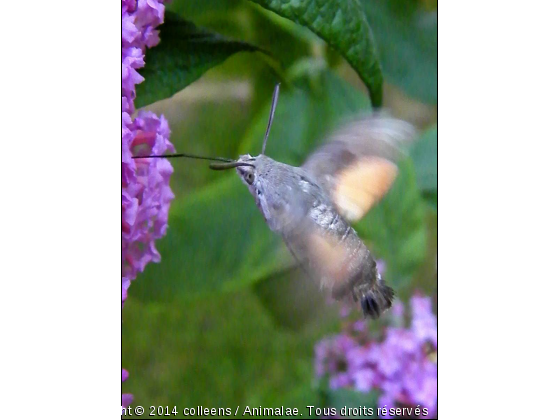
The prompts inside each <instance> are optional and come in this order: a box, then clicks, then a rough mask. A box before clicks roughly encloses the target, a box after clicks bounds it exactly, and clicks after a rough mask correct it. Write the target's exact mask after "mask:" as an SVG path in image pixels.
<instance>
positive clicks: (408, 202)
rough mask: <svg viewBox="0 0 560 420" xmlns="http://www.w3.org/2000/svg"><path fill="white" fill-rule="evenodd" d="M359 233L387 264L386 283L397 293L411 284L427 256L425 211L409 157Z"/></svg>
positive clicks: (359, 224)
mask: <svg viewBox="0 0 560 420" xmlns="http://www.w3.org/2000/svg"><path fill="white" fill-rule="evenodd" d="M356 230H357V231H358V232H359V233H360V235H361V236H362V238H364V239H366V240H371V241H372V243H373V250H374V254H375V257H376V258H380V259H382V260H383V261H385V263H386V265H387V272H386V274H385V276H384V277H385V278H386V280H387V282H388V283H389V284H390V285H391V286H393V287H394V288H396V289H397V290H399V289H401V288H403V287H404V286H406V284H407V283H408V282H410V280H411V278H412V275H413V274H414V272H415V271H416V270H417V269H418V268H419V267H420V265H421V264H422V262H423V261H424V258H425V256H426V241H427V236H426V221H425V208H424V206H423V203H422V197H421V195H420V190H419V189H418V186H417V184H416V179H415V173H414V166H413V163H412V161H411V159H410V158H405V159H404V160H402V161H401V162H400V164H399V175H398V176H397V179H396V180H395V183H394V184H393V186H392V188H391V190H390V191H389V192H388V193H387V195H386V196H385V197H384V198H383V200H381V202H380V203H379V204H378V205H377V206H376V207H374V208H373V210H372V211H370V212H369V213H368V214H367V215H366V217H364V219H363V220H361V221H360V222H359V223H358V225H357V227H356Z"/></svg>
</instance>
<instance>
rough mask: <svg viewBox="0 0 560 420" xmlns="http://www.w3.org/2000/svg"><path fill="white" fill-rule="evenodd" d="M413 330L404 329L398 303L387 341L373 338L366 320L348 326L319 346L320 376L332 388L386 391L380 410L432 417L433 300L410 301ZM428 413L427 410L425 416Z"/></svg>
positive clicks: (434, 411)
mask: <svg viewBox="0 0 560 420" xmlns="http://www.w3.org/2000/svg"><path fill="white" fill-rule="evenodd" d="M410 307H411V312H412V320H411V326H410V327H409V328H405V327H404V312H405V308H404V305H403V304H402V303H400V302H395V307H394V309H393V313H392V314H391V316H392V319H391V321H392V324H393V325H395V324H396V325H397V327H387V328H385V331H384V335H383V339H382V340H377V339H374V338H373V337H372V336H370V335H369V332H368V330H367V329H366V328H363V325H362V324H361V322H358V323H357V324H356V323H352V324H350V325H349V326H348V324H347V323H346V325H347V327H346V332H345V333H342V334H339V335H337V336H334V337H330V338H326V339H324V340H322V341H320V342H319V343H318V344H317V346H316V347H315V364H316V374H317V376H319V377H324V376H326V377H327V378H328V380H329V385H330V387H331V388H332V389H337V388H341V387H347V388H353V389H355V390H357V391H361V392H370V391H372V390H379V391H381V394H380V395H381V396H380V397H379V401H378V407H379V408H384V407H385V408H386V409H387V411H386V415H382V418H391V417H392V416H393V415H394V413H395V411H394V410H393V414H391V409H396V408H406V407H413V408H416V406H417V405H420V407H421V408H423V409H427V410H428V414H427V417H429V418H434V417H436V414H437V364H436V357H435V356H436V352H437V319H436V317H435V315H434V314H433V313H432V305H431V300H430V298H429V297H423V296H420V295H417V296H414V297H413V298H412V299H411V301H410ZM424 412H425V411H423V413H424Z"/></svg>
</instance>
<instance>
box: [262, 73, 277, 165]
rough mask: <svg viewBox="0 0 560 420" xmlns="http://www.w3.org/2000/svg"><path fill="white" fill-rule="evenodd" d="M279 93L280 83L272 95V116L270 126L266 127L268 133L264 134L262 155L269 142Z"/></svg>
mask: <svg viewBox="0 0 560 420" xmlns="http://www.w3.org/2000/svg"><path fill="white" fill-rule="evenodd" d="M278 92H280V83H277V84H276V86H274V93H273V94H272V107H271V108H270V115H269V116H268V125H267V127H266V133H264V141H263V147H262V152H261V154H263V155H264V151H265V149H266V142H267V140H268V135H269V134H270V126H271V125H272V120H273V119H274V111H276V103H277V102H278Z"/></svg>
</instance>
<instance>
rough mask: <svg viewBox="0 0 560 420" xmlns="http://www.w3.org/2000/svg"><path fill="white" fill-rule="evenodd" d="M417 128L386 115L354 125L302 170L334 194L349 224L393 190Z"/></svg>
mask: <svg viewBox="0 0 560 420" xmlns="http://www.w3.org/2000/svg"><path fill="white" fill-rule="evenodd" d="M414 136H415V129H414V127H413V126H412V125H411V124H409V123H407V122H405V121H402V120H399V119H396V118H391V117H389V116H386V115H384V114H376V115H374V116H371V117H368V118H362V119H359V120H356V121H352V122H350V123H348V124H347V125H345V126H343V127H342V128H341V129H340V130H338V131H337V132H335V133H334V134H333V135H332V136H330V138H328V139H327V142H326V143H325V144H324V145H323V146H321V147H320V148H319V149H318V150H316V151H315V152H314V153H313V154H311V155H310V156H309V158H308V159H307V161H306V162H305V163H304V164H303V165H302V168H303V169H305V170H306V171H308V172H310V173H311V174H312V175H313V176H314V177H315V179H316V180H317V181H318V182H319V183H320V184H321V186H322V187H323V188H324V189H325V190H326V191H327V192H328V194H329V195H330V198H331V200H332V201H333V203H334V205H335V206H336V207H337V210H338V211H339V212H340V214H341V215H342V216H343V217H344V218H346V220H348V221H356V220H359V219H361V218H362V217H363V216H364V215H365V214H366V213H367V212H368V211H369V209H370V208H371V207H372V206H373V205H374V204H376V203H377V202H379V200H380V199H381V198H382V197H383V196H384V195H385V193H386V192H387V191H388V190H389V188H390V187H391V185H392V184H393V181H394V180H395V178H396V176H397V172H398V171H397V162H398V159H399V157H400V156H401V155H402V148H403V146H404V145H405V144H406V143H409V142H410V141H412V139H413V138H414Z"/></svg>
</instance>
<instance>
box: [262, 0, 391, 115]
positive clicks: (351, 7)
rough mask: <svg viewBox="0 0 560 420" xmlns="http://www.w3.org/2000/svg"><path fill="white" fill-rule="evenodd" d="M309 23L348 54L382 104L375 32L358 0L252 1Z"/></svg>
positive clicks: (375, 102)
mask: <svg viewBox="0 0 560 420" xmlns="http://www.w3.org/2000/svg"><path fill="white" fill-rule="evenodd" d="M252 1H254V2H255V3H257V4H260V5H261V6H263V7H264V8H266V9H269V10H271V11H273V12H275V13H277V14H279V15H280V16H283V17H285V18H287V19H290V20H292V21H294V22H296V23H299V24H300V25H303V26H306V27H307V28H309V29H310V30H312V31H313V32H315V33H316V34H317V35H319V36H320V37H321V38H323V39H324V40H325V41H326V42H327V43H328V44H329V45H330V46H332V47H333V48H334V49H335V50H337V51H338V52H339V53H340V54H341V55H342V56H344V57H345V58H346V59H347V60H348V62H349V63H350V65H351V66H352V67H353V68H354V69H355V70H356V72H357V73H358V74H359V75H360V77H361V78H362V80H363V82H364V83H365V84H366V86H367V88H368V90H369V93H370V98H371V102H372V105H373V106H380V105H381V100H382V87H383V77H382V74H381V69H380V66H379V61H378V58H377V50H376V46H375V42H374V39H373V34H372V31H371V28H370V27H369V24H368V22H367V20H366V17H365V15H364V11H363V9H362V6H361V5H360V2H359V1H357V0H252Z"/></svg>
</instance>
